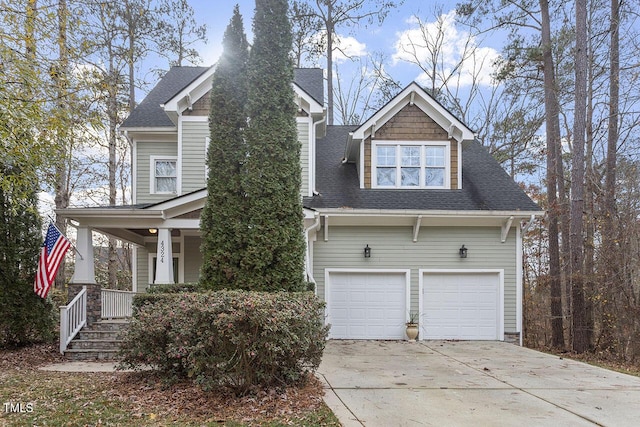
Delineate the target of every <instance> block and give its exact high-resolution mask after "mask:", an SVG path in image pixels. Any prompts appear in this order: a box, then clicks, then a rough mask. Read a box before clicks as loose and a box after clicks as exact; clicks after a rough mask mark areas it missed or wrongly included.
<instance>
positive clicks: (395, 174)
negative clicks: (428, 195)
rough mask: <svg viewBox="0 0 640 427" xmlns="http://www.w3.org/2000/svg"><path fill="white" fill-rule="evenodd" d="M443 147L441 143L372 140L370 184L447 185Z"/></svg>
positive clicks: (430, 186)
mask: <svg viewBox="0 0 640 427" xmlns="http://www.w3.org/2000/svg"><path fill="white" fill-rule="evenodd" d="M447 148H448V144H443V143H418V144H416V143H413V144H412V143H406V144H399V143H384V142H379V143H376V144H375V148H374V156H375V159H374V165H375V168H374V179H373V182H374V187H378V188H385V187H387V188H447V186H448V185H449V180H448V169H449V166H448V150H447Z"/></svg>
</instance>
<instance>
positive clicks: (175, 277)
mask: <svg viewBox="0 0 640 427" xmlns="http://www.w3.org/2000/svg"><path fill="white" fill-rule="evenodd" d="M178 261H179V258H178V257H173V283H180V281H179V279H178V269H179V268H180V267H179V263H178ZM157 264H158V258H157V257H156V256H155V255H154V256H153V260H152V264H151V275H150V276H149V284H153V282H154V281H155V280H156V265H157Z"/></svg>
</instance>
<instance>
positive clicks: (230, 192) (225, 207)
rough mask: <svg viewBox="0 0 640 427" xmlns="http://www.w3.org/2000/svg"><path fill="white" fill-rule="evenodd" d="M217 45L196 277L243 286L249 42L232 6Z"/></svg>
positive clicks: (211, 284)
mask: <svg viewBox="0 0 640 427" xmlns="http://www.w3.org/2000/svg"><path fill="white" fill-rule="evenodd" d="M222 45H223V53H222V56H221V57H220V60H219V61H218V64H217V66H216V70H215V72H214V74H213V81H212V88H211V111H210V113H209V128H210V132H211V138H210V142H209V147H208V154H207V166H208V170H209V172H208V179H207V191H208V196H207V200H206V203H205V206H204V209H203V211H202V214H201V216H200V224H201V229H202V248H201V249H202V254H203V258H204V260H203V265H202V269H201V276H202V280H203V282H204V283H206V284H207V285H208V286H209V287H212V288H229V287H231V288H244V287H245V286H244V285H243V283H242V281H243V280H244V279H245V277H244V275H243V274H242V273H241V268H242V267H241V263H242V259H243V257H244V253H243V247H244V246H245V243H244V238H245V234H246V228H247V226H246V221H245V219H244V214H245V213H246V203H247V200H246V195H245V191H244V190H243V188H242V183H241V180H240V176H241V171H242V168H243V165H244V163H245V161H246V159H247V155H246V153H247V148H246V146H245V143H244V136H243V132H244V130H245V128H246V125H247V117H246V113H245V106H246V100H247V88H246V67H247V61H248V58H249V44H248V42H247V38H246V35H245V33H244V28H243V23H242V16H241V15H240V11H239V8H238V6H237V5H236V7H235V8H234V11H233V17H232V18H231V22H230V23H229V25H228V26H227V29H226V31H225V33H224V39H223V41H222Z"/></svg>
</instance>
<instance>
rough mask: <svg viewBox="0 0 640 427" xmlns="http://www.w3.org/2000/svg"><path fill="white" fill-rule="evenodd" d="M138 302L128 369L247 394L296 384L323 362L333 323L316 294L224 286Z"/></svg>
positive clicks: (125, 356)
mask: <svg viewBox="0 0 640 427" xmlns="http://www.w3.org/2000/svg"><path fill="white" fill-rule="evenodd" d="M153 297H154V298H155V300H153V301H151V300H149V299H146V300H145V301H146V302H145V303H140V299H138V302H137V304H138V305H137V309H136V313H135V315H134V318H133V319H132V321H131V324H130V325H129V329H128V331H127V333H126V335H125V337H124V341H123V343H122V346H121V356H122V362H121V364H120V367H121V368H131V369H142V368H144V367H145V366H151V367H152V368H155V369H158V370H160V371H163V372H164V373H165V374H167V375H168V377H169V378H172V379H179V378H187V377H188V378H193V379H194V380H195V381H197V382H198V383H200V384H201V385H202V386H203V387H204V388H206V389H210V388H220V387H222V388H228V389H231V390H232V391H234V392H235V393H236V394H245V393H247V392H250V391H252V390H254V389H255V388H258V387H262V388H264V387H272V386H279V385H286V384H291V383H294V382H296V381H298V380H300V379H302V378H303V377H305V376H306V373H308V372H312V371H314V370H315V369H317V367H318V366H319V364H320V360H321V357H322V352H323V351H324V346H325V340H326V338H327V333H328V327H326V326H324V325H323V322H322V310H323V307H324V303H322V302H320V300H318V299H317V298H316V297H315V296H314V295H313V294H311V293H309V292H304V293H288V292H279V293H263V292H248V291H216V292H208V293H187V294H164V295H163V294H159V295H154V296H153Z"/></svg>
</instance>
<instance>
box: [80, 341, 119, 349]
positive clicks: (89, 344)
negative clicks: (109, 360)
mask: <svg viewBox="0 0 640 427" xmlns="http://www.w3.org/2000/svg"><path fill="white" fill-rule="evenodd" d="M121 342H122V341H121V340H109V339H106V340H101V339H98V340H88V339H79V340H78V339H74V340H73V341H71V342H70V343H69V348H70V349H82V350H118V349H119V348H120V343H121Z"/></svg>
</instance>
